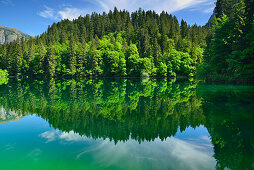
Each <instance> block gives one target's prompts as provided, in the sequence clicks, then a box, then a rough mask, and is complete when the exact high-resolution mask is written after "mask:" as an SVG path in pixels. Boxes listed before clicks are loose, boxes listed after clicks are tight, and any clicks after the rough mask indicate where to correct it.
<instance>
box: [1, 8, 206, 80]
mask: <svg viewBox="0 0 254 170" xmlns="http://www.w3.org/2000/svg"><path fill="white" fill-rule="evenodd" d="M207 32H208V30H207V29H206V28H205V27H202V26H198V25H192V26H190V25H189V24H188V23H186V22H185V21H184V20H182V21H180V22H179V21H178V19H177V18H176V17H175V16H173V15H171V14H168V13H166V12H162V13H160V14H158V13H156V12H154V11H144V10H141V9H139V10H138V11H136V12H133V13H129V12H128V11H125V10H124V11H119V10H117V9H116V8H115V9H114V11H109V13H103V14H98V13H92V15H86V16H84V17H79V18H78V19H76V20H73V21H70V20H62V21H60V22H58V23H54V24H53V25H52V26H51V27H49V28H48V30H47V31H46V32H45V33H43V34H42V35H40V36H38V37H35V38H34V39H31V40H29V41H22V42H18V41H15V42H13V43H12V44H10V45H8V44H7V45H4V46H2V47H0V61H1V62H0V68H1V69H7V70H8V72H9V74H10V75H11V76H43V77H62V76H71V77H73V76H75V77H84V76H129V77H130V76H132V77H137V76H156V77H157V76H160V77H166V76H173V77H175V76H177V75H181V76H193V75H194V74H195V70H196V66H197V65H198V64H199V63H200V62H202V57H203V55H202V53H203V50H204V48H205V46H206V42H205V38H206V35H207Z"/></svg>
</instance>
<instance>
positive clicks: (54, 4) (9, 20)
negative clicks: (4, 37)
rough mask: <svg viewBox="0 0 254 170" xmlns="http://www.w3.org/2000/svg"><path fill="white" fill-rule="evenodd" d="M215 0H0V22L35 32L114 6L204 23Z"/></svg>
mask: <svg viewBox="0 0 254 170" xmlns="http://www.w3.org/2000/svg"><path fill="white" fill-rule="evenodd" d="M215 1H216V0H22V1H21V0H0V16H1V17H0V26H5V27H11V28H17V29H18V30H20V31H22V32H24V33H26V34H29V35H32V36H35V35H40V34H41V33H43V32H45V31H46V30H47V28H48V26H49V25H51V24H52V23H54V22H59V21H61V20H62V19H70V20H72V19H75V18H77V17H78V16H80V15H81V16H84V15H86V14H91V13H92V12H99V13H102V12H104V11H105V12H108V11H109V10H113V9H114V7H117V8H118V9H119V10H120V9H126V10H128V11H130V12H133V11H136V10H138V9H139V8H142V9H144V10H154V11H156V12H158V13H160V12H162V11H167V12H168V13H170V14H173V15H175V16H176V17H177V18H178V19H179V21H180V20H181V19H184V20H185V21H187V22H188V24H190V25H192V24H198V25H204V24H205V23H206V22H207V21H208V19H209V18H210V16H211V15H212V12H213V9H214V7H215Z"/></svg>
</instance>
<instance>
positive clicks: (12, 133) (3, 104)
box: [0, 78, 254, 170]
mask: <svg viewBox="0 0 254 170" xmlns="http://www.w3.org/2000/svg"><path fill="white" fill-rule="evenodd" d="M253 132H254V86H239V85H238V86H236V85H211V84H210V85H208V84H204V83H201V82H197V81H175V80H167V79H156V80H155V79H110V78H104V79H92V80H89V79H87V80H74V79H71V80H68V79H67V80H54V79H52V80H44V81H43V80H32V79H31V80H30V79H27V80H14V79H10V80H9V82H8V84H5V85H4V84H3V85H0V150H1V152H0V165H1V167H0V169H2V170H17V169H19V170H23V169H24V170H36V169H38V170H67V169H71V170H74V169H75V170H84V169H89V170H93V169H110V170H114V169H122V170H125V169H126V170H136V169H137V170H139V169H140V170H150V169H155V170H157V169H160V170H164V169H165V170H169V169H179V170H181V169H193V170H194V169H195V170H196V169H198V170H199V169H200V170H204V169H226V168H228V169H253V168H254V133H253Z"/></svg>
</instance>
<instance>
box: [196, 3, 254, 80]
mask: <svg viewBox="0 0 254 170" xmlns="http://www.w3.org/2000/svg"><path fill="white" fill-rule="evenodd" d="M253 13H254V1H253V0H217V2H216V7H215V10H214V17H213V19H212V20H211V21H210V22H209V23H208V24H207V26H208V28H209V34H208V36H207V48H206V50H205V52H204V62H203V63H202V65H201V66H200V67H199V70H198V74H199V75H200V76H201V77H202V78H204V79H206V80H212V81H214V80H216V81H235V82H252V83H253V82H254V17H253Z"/></svg>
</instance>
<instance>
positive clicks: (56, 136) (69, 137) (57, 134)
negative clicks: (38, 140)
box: [39, 130, 88, 143]
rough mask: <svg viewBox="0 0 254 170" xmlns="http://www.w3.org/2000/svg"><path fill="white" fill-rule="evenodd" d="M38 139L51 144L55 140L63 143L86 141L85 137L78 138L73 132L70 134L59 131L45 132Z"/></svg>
mask: <svg viewBox="0 0 254 170" xmlns="http://www.w3.org/2000/svg"><path fill="white" fill-rule="evenodd" d="M39 136H40V137H42V138H44V139H47V141H46V143H49V142H53V141H56V140H61V141H65V142H80V141H85V140H88V138H87V137H85V136H80V135H79V134H77V133H74V131H70V132H61V131H59V130H53V131H46V132H44V133H42V134H40V135H39Z"/></svg>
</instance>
